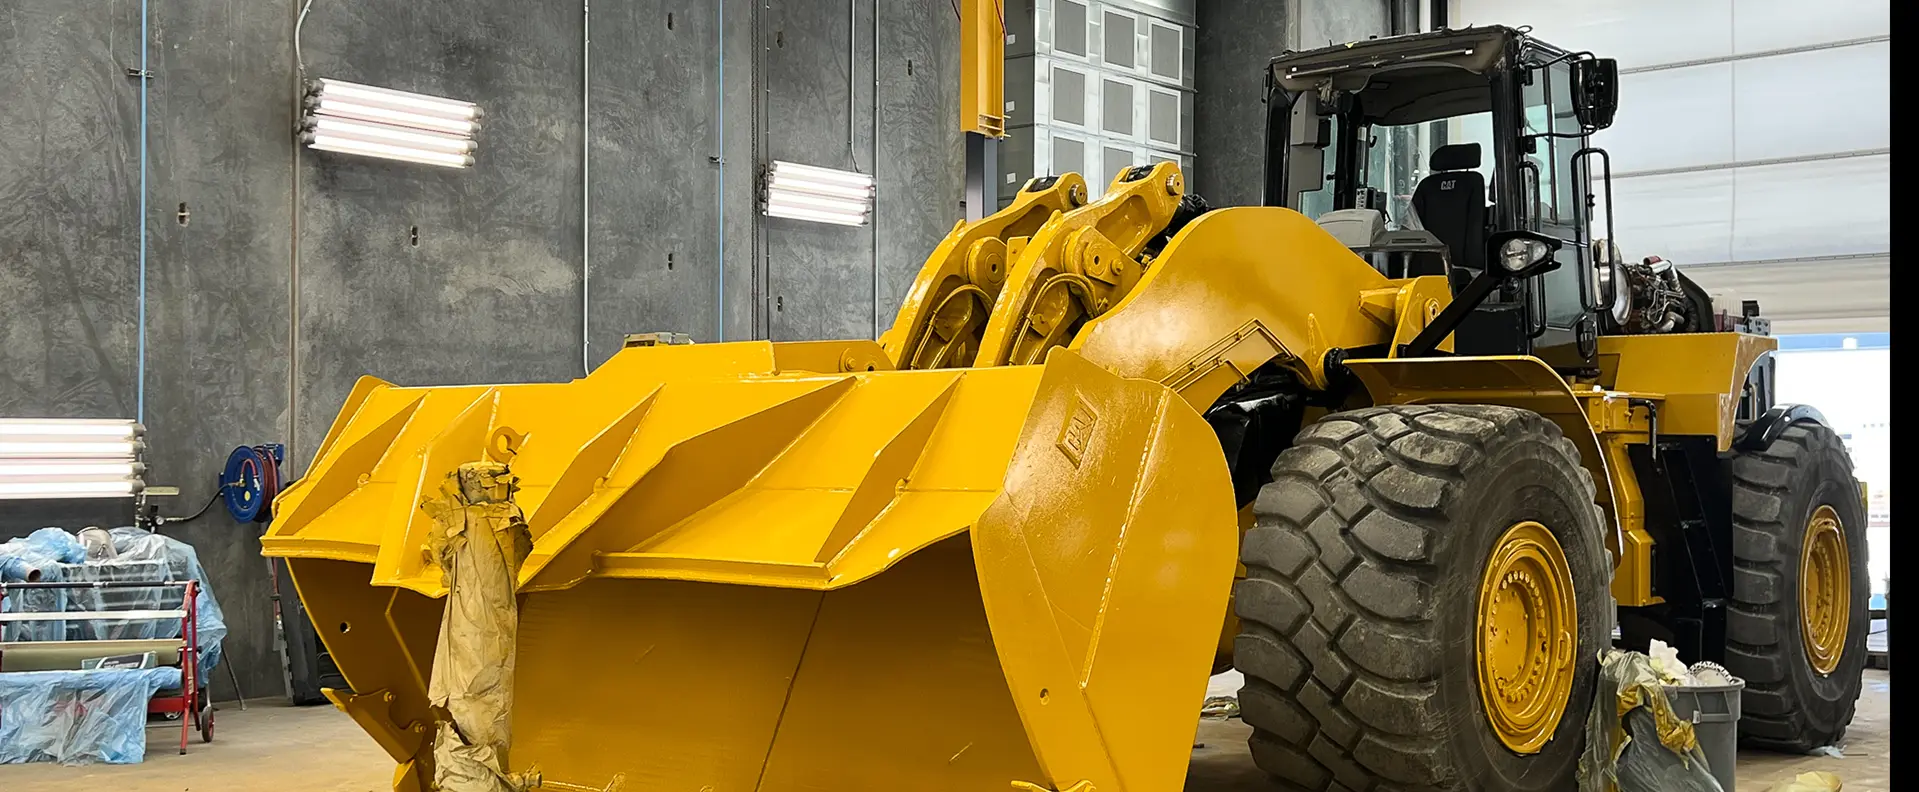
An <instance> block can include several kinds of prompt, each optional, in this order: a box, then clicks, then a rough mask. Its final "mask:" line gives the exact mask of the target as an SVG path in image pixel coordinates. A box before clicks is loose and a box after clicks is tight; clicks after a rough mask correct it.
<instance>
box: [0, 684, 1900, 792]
mask: <svg viewBox="0 0 1919 792" xmlns="http://www.w3.org/2000/svg"><path fill="white" fill-rule="evenodd" d="M1219 684H1220V685H1222V686H1224V685H1228V684H1230V680H1224V679H1222V680H1219ZM1234 687H1236V685H1234ZM1891 699H1892V681H1891V675H1890V672H1887V671H1867V672H1866V688H1865V693H1864V694H1863V695H1861V696H1860V698H1859V712H1858V715H1857V717H1856V718H1855V719H1854V720H1853V724H1852V728H1851V730H1850V731H1849V732H1848V734H1847V739H1846V744H1845V746H1844V749H1845V754H1846V755H1845V758H1843V759H1829V758H1824V757H1810V756H1782V755H1778V754H1765V753H1745V754H1741V755H1740V757H1739V786H1738V788H1739V792H1765V790H1767V789H1770V788H1772V787H1773V785H1775V784H1780V783H1783V782H1785V781H1788V780H1790V779H1791V778H1792V777H1793V776H1795V775H1798V774H1799V773H1803V772H1808V771H1811V770H1827V771H1831V772H1834V773H1837V774H1839V777H1840V778H1841V779H1842V780H1844V781H1845V790H1846V792H1887V791H1888V790H1890V789H1891V788H1892V784H1891V781H1890V779H1891V758H1890V750H1891V747H1892V719H1891V713H1890V704H1891ZM1248 732H1249V729H1248V728H1247V727H1246V725H1245V724H1242V723H1240V722H1239V721H1238V720H1202V721H1201V722H1200V726H1199V736H1198V738H1197V740H1196V742H1198V743H1199V744H1200V745H1201V746H1203V747H1199V748H1195V749H1194V751H1193V764H1192V770H1191V772H1190V774H1189V775H1188V776H1187V783H1186V789H1187V790H1189V791H1192V792H1197V791H1198V790H1205V792H1268V791H1269V790H1271V789H1272V786H1271V785H1270V784H1269V783H1268V781H1267V779H1266V777H1265V776H1264V775H1261V774H1260V772H1259V771H1258V770H1257V769H1255V768H1254V767H1253V764H1252V760H1251V758H1250V757H1249V756H1248V755H1247V753H1246V735H1247V733H1248ZM147 737H148V743H147V746H148V747H147V761H146V763H145V764H139V765H125V766H117V767H104V766H95V767H59V766H55V765H7V766H0V789H5V790H8V792H16V791H17V792H29V791H37V790H55V789H61V790H66V789H113V790H116V791H117V792H196V790H197V791H198V792H216V791H220V792H223V791H224V790H267V789H271V790H275V792H386V790H387V789H388V784H389V782H390V775H391V773H392V768H393V765H392V763H391V762H390V761H389V760H388V759H387V757H386V755H385V754H384V753H381V751H380V750H379V749H378V748H376V747H374V745H373V741H372V740H370V739H368V738H367V737H366V736H365V735H364V734H362V733H361V732H360V731H359V729H358V728H356V727H355V726H354V725H353V722H352V721H350V720H348V719H347V717H346V716H345V715H342V714H340V713H339V712H337V711H335V710H333V709H332V708H327V707H309V708H301V709H294V708H291V707H285V706H274V705H262V704H258V703H256V704H254V705H253V706H252V707H251V708H250V709H248V710H247V711H245V712H242V711H240V710H239V709H238V708H236V707H234V706H233V705H231V704H229V705H225V709H223V710H222V711H221V712H220V715H219V730H218V733H217V734H216V737H217V741H216V742H214V743H213V744H211V745H206V744H202V743H200V742H198V740H197V737H196V739H195V741H194V742H193V743H191V744H189V745H188V746H187V755H186V756H180V755H178V754H177V753H175V751H176V750H177V748H178V740H179V731H178V730H177V728H154V729H151V730H149V731H148V734H147Z"/></svg>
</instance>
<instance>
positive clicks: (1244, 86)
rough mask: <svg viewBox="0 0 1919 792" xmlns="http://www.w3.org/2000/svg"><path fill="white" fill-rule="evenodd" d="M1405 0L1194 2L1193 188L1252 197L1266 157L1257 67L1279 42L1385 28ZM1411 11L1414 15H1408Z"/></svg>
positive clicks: (1357, 36) (1308, 45)
mask: <svg viewBox="0 0 1919 792" xmlns="http://www.w3.org/2000/svg"><path fill="white" fill-rule="evenodd" d="M1411 2H1412V0H1207V1H1206V2H1203V3H1200V4H1199V46H1198V56H1197V58H1196V63H1195V66H1194V69H1195V77H1196V80H1197V84H1196V85H1195V86H1194V90H1196V91H1197V92H1198V98H1197V102H1196V105H1197V109H1196V111H1195V113H1194V136H1195V138H1196V140H1197V144H1196V153H1197V160H1198V161H1197V162H1196V163H1195V173H1194V174H1193V180H1192V182H1193V190H1194V191H1195V192H1198V193H1199V194H1200V195H1202V196H1205V197H1206V199H1207V200H1208V201H1210V202H1211V203H1212V204H1213V205H1214V206H1246V205H1254V204H1258V203H1259V202H1260V199H1261V193H1262V190H1263V184H1264V178H1265V171H1264V164H1265V161H1266V104H1265V102H1266V88H1265V69H1266V65H1267V63H1268V62H1269V61H1271V60H1272V59H1273V57H1274V56H1276V55H1279V54H1280V53H1282V52H1285V51H1287V50H1309V49H1317V48H1320V47H1324V46H1327V45H1329V44H1339V43H1344V42H1347V41H1357V40H1363V39H1366V38H1368V37H1372V36H1386V35H1389V34H1390V33H1391V32H1392V17H1391V13H1392V12H1393V11H1394V10H1396V9H1397V10H1398V11H1400V12H1401V13H1402V14H1405V13H1410V12H1411ZM1415 18H1416V15H1415Z"/></svg>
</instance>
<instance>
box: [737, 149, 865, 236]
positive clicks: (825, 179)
mask: <svg viewBox="0 0 1919 792" xmlns="http://www.w3.org/2000/svg"><path fill="white" fill-rule="evenodd" d="M873 192H874V188H873V177H872V176H871V175H869V174H865V173H859V172H857V171H843V170H834V169H832V168H820V167H815V166H812V165H801V164H798V163H794V162H783V161H776V162H773V163H772V164H771V165H768V166H767V169H766V192H765V196H764V200H763V201H762V209H763V210H764V211H765V212H766V215H767V216H768V217H784V218H790V219H794V220H808V221H812V222H816V223H832V224H834V225H848V226H857V225H865V224H866V222H867V220H868V219H869V218H871V217H872V214H873Z"/></svg>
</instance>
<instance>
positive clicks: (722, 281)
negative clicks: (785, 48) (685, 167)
mask: <svg viewBox="0 0 1919 792" xmlns="http://www.w3.org/2000/svg"><path fill="white" fill-rule="evenodd" d="M713 7H714V9H715V10H716V11H717V12H718V17H719V22H718V24H716V25H714V33H713V50H714V51H715V52H717V53H719V90H717V91H714V93H715V94H717V95H718V98H717V99H714V100H713V107H714V113H715V114H716V115H717V116H718V117H719V128H720V131H719V142H718V144H717V148H718V151H717V152H716V153H715V155H714V157H713V161H714V162H715V163H716V164H718V165H719V166H720V167H719V171H718V172H717V173H716V174H714V176H713V201H714V202H715V203H717V204H719V215H720V221H719V232H718V233H717V234H714V237H715V241H716V242H717V243H718V247H719V263H718V266H717V267H716V268H717V269H718V271H719V283H718V284H717V285H718V289H717V290H716V294H717V295H718V305H717V306H716V307H715V308H714V313H715V316H714V318H713V325H714V330H713V338H714V340H716V341H725V340H726V0H713Z"/></svg>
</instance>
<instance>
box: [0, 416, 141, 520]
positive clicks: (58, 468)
mask: <svg viewBox="0 0 1919 792" xmlns="http://www.w3.org/2000/svg"><path fill="white" fill-rule="evenodd" d="M145 433H146V429H145V428H144V427H142V426H140V425H139V424H138V423H135V422H133V421H115V420H104V421H102V420H57V419H37V418H36V419H19V418H13V419H5V418H0V500H18V499H62V498H119V497H131V496H133V495H136V494H138V493H140V492H141V491H142V490H143V489H145V484H144V482H143V481H142V477H143V476H144V475H145V473H146V465H144V464H141V462H140V453H141V451H143V450H144V449H145V447H146V444H145V443H144V442H142V441H141V437H142V435H144V434H145Z"/></svg>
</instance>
